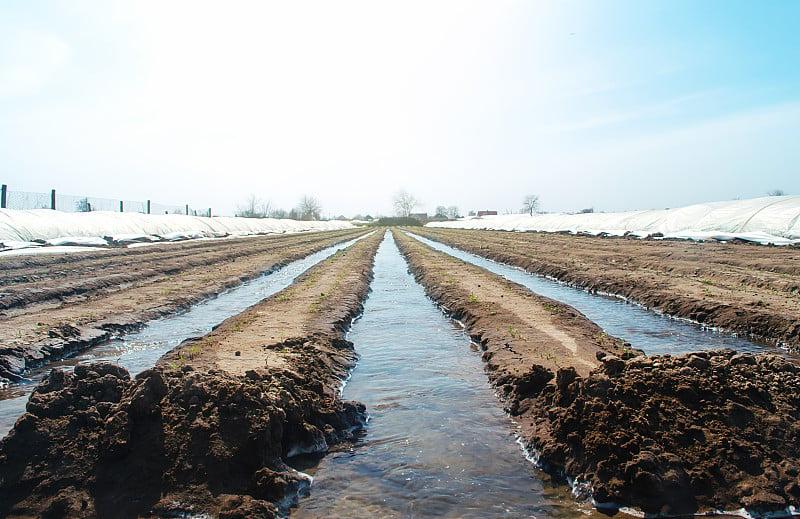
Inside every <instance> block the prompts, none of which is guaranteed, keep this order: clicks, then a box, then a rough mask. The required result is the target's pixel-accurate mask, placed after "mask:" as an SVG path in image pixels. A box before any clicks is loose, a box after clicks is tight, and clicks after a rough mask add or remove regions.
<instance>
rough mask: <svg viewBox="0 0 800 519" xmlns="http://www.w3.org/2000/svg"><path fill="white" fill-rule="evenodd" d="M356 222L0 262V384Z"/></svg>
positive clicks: (348, 235)
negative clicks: (316, 229) (286, 232)
mask: <svg viewBox="0 0 800 519" xmlns="http://www.w3.org/2000/svg"><path fill="white" fill-rule="evenodd" d="M364 232H365V231H363V230H353V231H335V232H326V233H310V234H296V235H276V236H261V237H249V238H236V239H226V240H211V241H208V240H202V241H195V242H187V243H181V244H157V245H152V246H148V247H142V248H134V249H110V250H98V251H91V252H82V253H70V254H58V255H49V254H48V255H37V256H17V257H13V256H12V257H7V258H4V259H2V260H0V295H2V297H0V382H2V381H3V380H5V381H15V380H19V379H20V378H21V377H22V376H24V374H25V373H26V372H27V371H28V370H30V369H32V368H34V367H37V366H40V365H42V364H45V363H46V362H48V361H52V360H57V359H59V358H61V357H63V356H67V355H70V354H73V353H75V352H76V351H79V350H82V349H85V348H87V347H89V346H92V345H94V344H96V343H98V342H101V341H105V340H108V339H109V338H110V337H111V336H113V335H114V334H118V333H120V332H124V331H129V330H132V329H135V328H138V327H140V326H141V325H142V324H143V323H145V322H147V321H149V320H152V319H155V318H158V317H160V316H162V315H166V314H170V313H174V312H176V311H178V310H181V309H183V308H186V307H188V306H190V305H192V304H195V303H197V302H199V301H201V300H203V299H206V298H208V297H212V296H214V295H216V294H218V293H220V292H222V291H224V290H225V289H228V288H231V287H234V286H237V285H239V284H241V283H243V282H244V281H247V280H249V279H252V278H255V277H257V276H259V275H262V274H264V273H266V272H269V271H271V270H274V269H276V268H279V267H281V266H283V265H285V264H287V263H290V262H292V261H295V260H297V259H300V258H302V257H304V256H307V255H309V254H311V253H313V252H316V251H318V250H321V249H324V248H325V247H328V246H331V245H334V244H335V243H338V242H341V241H345V240H348V239H352V238H354V237H356V236H358V235H360V234H363V233H364Z"/></svg>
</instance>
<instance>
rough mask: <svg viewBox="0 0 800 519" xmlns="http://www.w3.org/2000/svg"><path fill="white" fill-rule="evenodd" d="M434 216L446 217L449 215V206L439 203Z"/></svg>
mask: <svg viewBox="0 0 800 519" xmlns="http://www.w3.org/2000/svg"><path fill="white" fill-rule="evenodd" d="M434 216H441V217H446V216H447V208H446V207H445V206H443V205H437V206H436V214H435V215H434Z"/></svg>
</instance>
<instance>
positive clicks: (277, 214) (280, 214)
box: [269, 208, 289, 218]
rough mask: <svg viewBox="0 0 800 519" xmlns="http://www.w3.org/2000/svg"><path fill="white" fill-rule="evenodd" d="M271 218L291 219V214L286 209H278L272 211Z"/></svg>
mask: <svg viewBox="0 0 800 519" xmlns="http://www.w3.org/2000/svg"><path fill="white" fill-rule="evenodd" d="M269 217H270V218H289V213H288V212H287V211H286V209H280V208H278V209H273V210H272V211H270V212H269Z"/></svg>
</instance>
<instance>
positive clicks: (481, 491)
mask: <svg viewBox="0 0 800 519" xmlns="http://www.w3.org/2000/svg"><path fill="white" fill-rule="evenodd" d="M407 268H408V267H407V265H406V263H405V261H404V260H403V258H402V257H401V256H400V252H399V251H398V249H397V246H396V245H395V243H394V240H393V239H392V238H391V237H387V238H386V240H385V241H384V242H383V243H382V245H381V247H380V249H379V250H378V254H377V256H376V259H375V279H374V281H373V283H372V292H371V294H370V296H369V299H367V301H366V303H365V306H364V313H363V315H362V316H361V317H360V318H359V319H358V320H357V321H356V322H355V323H354V324H353V327H352V329H351V331H350V334H349V336H348V339H349V340H351V341H352V342H353V343H354V345H355V349H356V351H357V352H358V354H359V362H358V365H357V366H356V367H355V369H354V370H353V372H352V377H351V378H350V381H349V382H348V383H347V385H346V386H345V389H344V394H343V397H344V398H345V399H352V400H358V401H360V402H363V403H364V404H365V405H366V406H367V411H368V413H369V415H370V421H369V424H368V426H367V429H366V431H365V433H364V434H363V436H362V437H361V438H360V439H358V440H357V441H356V442H355V443H354V444H352V445H347V446H346V447H343V448H340V450H338V451H337V452H333V453H331V454H330V455H328V456H327V457H325V458H323V459H322V460H321V461H319V464H318V465H315V464H314V463H313V462H316V461H317V460H309V459H307V458H304V459H296V460H294V462H293V463H294V464H295V465H296V468H298V469H300V470H303V471H304V472H307V473H309V474H311V475H312V476H313V477H314V483H313V484H312V486H311V489H310V494H309V495H308V496H307V497H305V498H303V499H301V500H300V503H299V507H298V508H297V509H293V510H292V512H291V516H292V517H297V518H307V517H329V518H331V517H364V518H367V517H368V518H373V517H476V518H477V517H481V518H483V517H540V516H547V517H579V516H580V517H585V515H586V513H593V512H590V511H589V510H586V509H583V510H581V508H579V506H578V505H577V504H576V503H575V501H574V500H573V499H572V497H571V496H570V494H569V489H568V488H566V486H564V485H560V486H555V485H553V484H551V483H549V481H550V480H549V478H548V477H547V476H546V475H545V474H543V473H541V472H539V471H537V470H536V469H535V468H534V466H533V464H532V463H530V462H529V461H528V460H526V458H525V456H524V455H523V452H522V451H521V449H520V446H519V445H518V444H517V443H516V439H515V436H514V435H513V431H514V424H513V423H512V422H511V420H510V419H509V418H508V417H507V416H506V415H505V414H504V413H503V412H502V410H501V409H500V406H499V405H498V402H497V398H496V397H495V395H494V393H493V392H492V390H491V388H490V387H489V384H488V381H487V378H486V374H485V373H484V371H483V364H482V361H481V358H480V355H479V353H478V352H477V351H476V348H475V346H474V345H473V344H472V343H471V342H470V340H469V337H468V336H467V334H466V333H465V332H464V331H463V330H462V329H461V328H460V327H459V326H458V325H457V324H456V323H455V322H454V321H452V320H450V319H447V318H446V317H445V316H444V315H442V313H441V311H440V310H439V309H438V308H437V307H436V306H435V305H434V304H433V303H432V302H431V301H430V300H429V299H428V298H427V297H426V296H425V292H424V290H423V289H422V287H421V286H420V285H418V284H417V283H416V282H415V281H414V279H413V278H412V277H411V275H410V274H409V273H408V271H407Z"/></svg>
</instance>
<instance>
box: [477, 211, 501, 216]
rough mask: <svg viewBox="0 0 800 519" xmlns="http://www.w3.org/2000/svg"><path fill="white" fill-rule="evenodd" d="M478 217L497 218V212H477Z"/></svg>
mask: <svg viewBox="0 0 800 519" xmlns="http://www.w3.org/2000/svg"><path fill="white" fill-rule="evenodd" d="M478 216H497V211H478Z"/></svg>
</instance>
